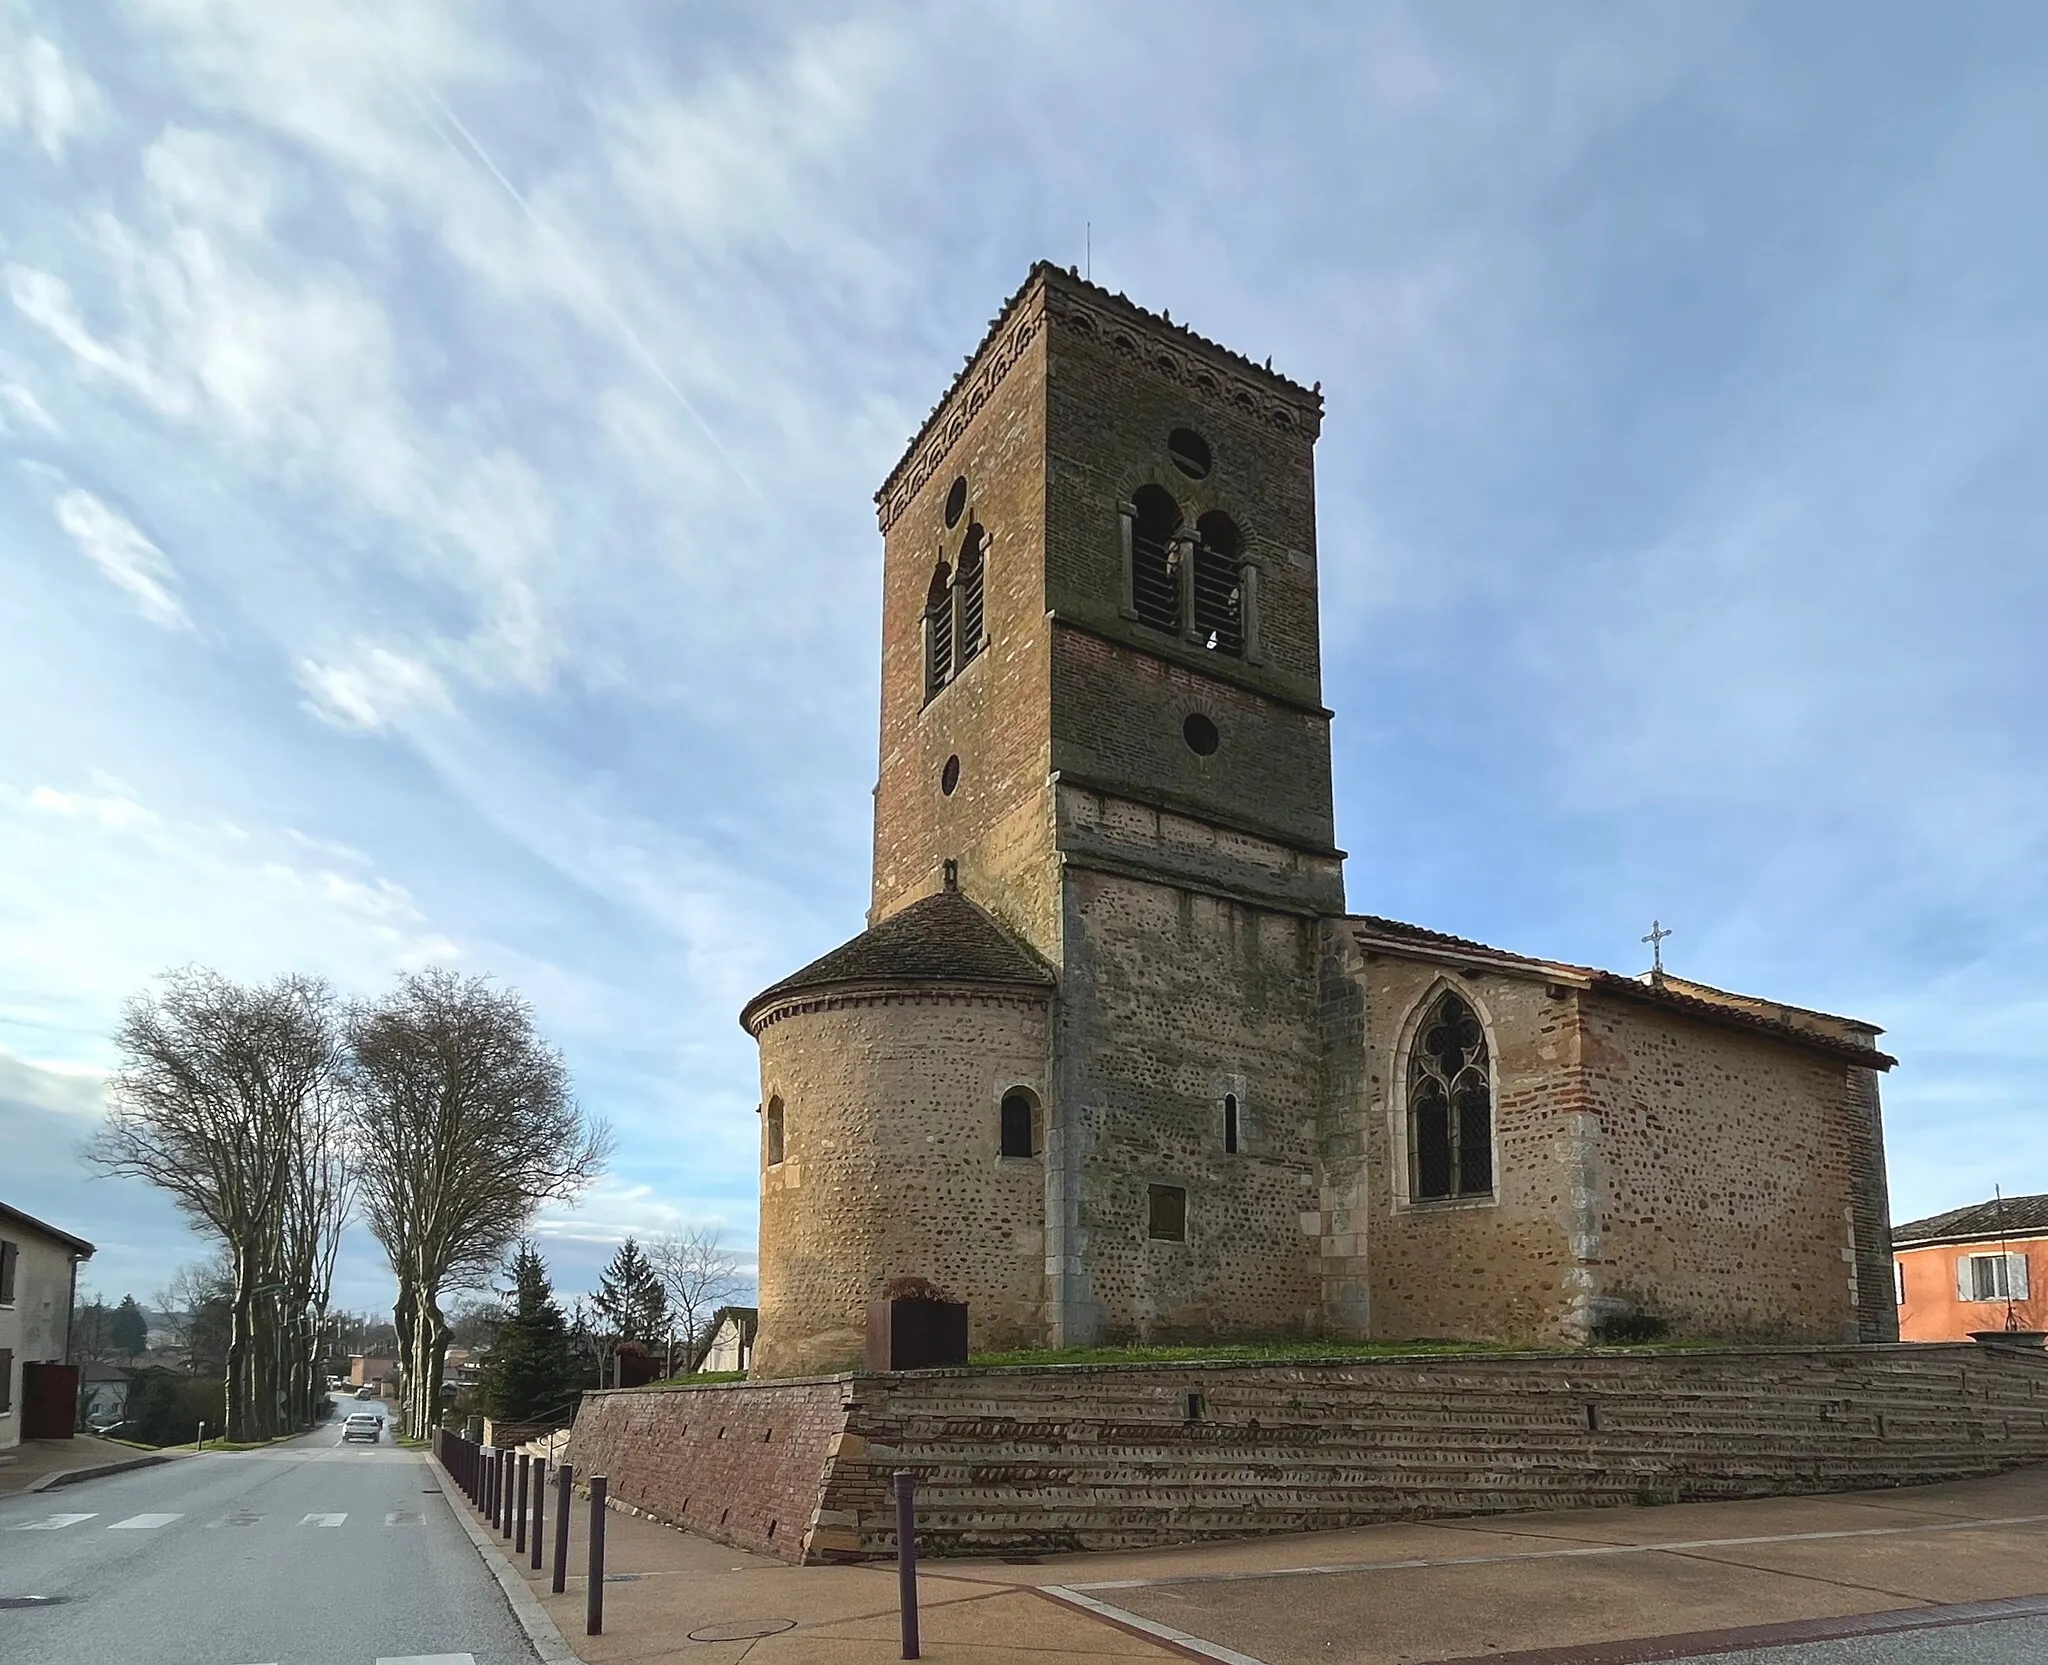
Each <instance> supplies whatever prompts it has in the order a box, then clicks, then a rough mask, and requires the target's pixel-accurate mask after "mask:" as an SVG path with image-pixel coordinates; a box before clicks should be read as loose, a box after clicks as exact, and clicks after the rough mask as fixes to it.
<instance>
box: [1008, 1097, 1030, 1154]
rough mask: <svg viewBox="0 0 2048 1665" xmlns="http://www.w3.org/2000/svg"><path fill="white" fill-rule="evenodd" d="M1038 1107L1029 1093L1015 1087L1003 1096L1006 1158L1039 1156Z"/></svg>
mask: <svg viewBox="0 0 2048 1665" xmlns="http://www.w3.org/2000/svg"><path fill="white" fill-rule="evenodd" d="M1037 1120H1038V1106H1037V1104H1035V1103H1034V1102H1033V1101H1032V1097H1031V1095H1030V1094H1029V1093H1027V1092H1025V1091H1024V1089H1023V1088H1021V1087H1013V1088H1012V1089H1011V1090H1010V1091H1009V1092H1007V1093H1005V1094H1003V1109H1002V1124H1003V1125H1002V1138H1003V1154H1004V1155H1005V1156H1036V1155H1037V1154H1038V1130H1037V1126H1036V1123H1037Z"/></svg>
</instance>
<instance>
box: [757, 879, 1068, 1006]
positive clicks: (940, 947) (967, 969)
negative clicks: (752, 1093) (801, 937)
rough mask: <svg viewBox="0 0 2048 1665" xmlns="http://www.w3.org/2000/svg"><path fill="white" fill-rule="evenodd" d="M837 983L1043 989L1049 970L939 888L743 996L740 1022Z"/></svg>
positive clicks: (974, 908)
mask: <svg viewBox="0 0 2048 1665" xmlns="http://www.w3.org/2000/svg"><path fill="white" fill-rule="evenodd" d="M839 983H1007V984H1012V985H1020V984H1021V985H1025V986H1030V987H1038V988H1048V989H1049V988H1051V987H1052V984H1053V975H1052V972H1051V971H1050V970H1048V969H1047V967H1046V965H1045V962H1044V961H1043V960H1041V959H1040V958H1039V957H1038V956H1037V955H1036V954H1034V953H1033V952H1032V951H1031V950H1030V949H1029V948H1027V947H1025V946H1024V944H1023V943H1021V942H1019V941H1018V940H1017V939H1016V938H1015V937H1013V936H1011V935H1010V933H1009V932H1008V931H1006V930H1005V929H1004V928H1003V927H1002V926H1001V925H999V924H998V923H997V922H996V920H995V918H994V917H993V916H992V915H991V914H989V913H988V912H987V910H985V909H984V908H982V907H980V906H978V905H977V904H976V903H974V902H971V901H969V900H968V899H967V897H966V896H964V895H963V894H962V893H961V892H959V891H957V890H942V891H939V892H938V893H937V894H935V895H932V896H927V897H924V898H922V899H921V900H919V901H916V902H913V903H911V904H910V906H909V907H907V908H904V909H903V910H902V911H901V912H898V913H892V914H891V915H890V916H889V917H888V918H887V919H884V920H882V921H881V922H880V923H879V924H876V925H871V926H869V927H868V929H867V930H865V931H863V932H861V934H860V935H859V936H857V937H855V938H854V939H853V940H852V941H851V942H845V943H841V944H840V945H839V946H838V947H837V948H835V949H833V950H832V952H831V953H829V954H826V955H823V956H821V957H820V958H818V959H815V960H813V961H811V963H810V964H809V965H807V966H805V967H803V969H802V970H800V971H793V972H791V973H790V974H789V975H788V976H787V977H785V978H783V979H782V980H781V981H780V982H779V983H773V984H770V985H769V986H768V987H767V988H765V989H763V990H762V991H761V992H760V993H759V994H757V995H755V996H754V998H753V999H752V1000H750V1001H748V1002H747V1004H746V1008H745V1010H743V1011H742V1012H741V1013H740V1022H741V1023H742V1024H745V1023H747V1022H748V1020H749V1019H750V1018H751V1017H752V1016H753V1014H754V1013H755V1012H757V1011H759V1010H760V1009H761V1007H762V1006H763V1005H765V1004H766V1003H767V1002H769V1001H771V1000H775V999H779V998H780V997H782V996H783V995H786V994H792V993H795V992H796V991H797V990H799V989H813V988H825V987H828V986H830V985H833V984H839Z"/></svg>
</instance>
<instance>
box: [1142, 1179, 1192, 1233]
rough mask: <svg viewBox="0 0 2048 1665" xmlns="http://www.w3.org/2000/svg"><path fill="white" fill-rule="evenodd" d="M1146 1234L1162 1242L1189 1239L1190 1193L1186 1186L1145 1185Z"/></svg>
mask: <svg viewBox="0 0 2048 1665" xmlns="http://www.w3.org/2000/svg"><path fill="white" fill-rule="evenodd" d="M1145 1235H1146V1236H1147V1237H1149V1238H1152V1239H1153V1240H1154V1241H1155V1242H1160V1243H1185V1242H1186V1241H1187V1240H1188V1194H1187V1191H1186V1189H1185V1188H1184V1187H1182V1186H1178V1185H1148V1186H1146V1187H1145Z"/></svg>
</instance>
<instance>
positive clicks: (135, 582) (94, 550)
mask: <svg viewBox="0 0 2048 1665" xmlns="http://www.w3.org/2000/svg"><path fill="white" fill-rule="evenodd" d="M55 507H56V514H57V524H58V525H59V526H61V527H63V528H64V530H65V531H66V532H68V533H70V534H71V541H72V542H73V543H75V544H77V545H78V550H79V553H80V554H81V555H83V556H84V557H85V558H86V559H87V560H89V561H90V562H92V564H93V565H94V566H96V567H98V568H99V569H100V571H101V572H102V573H104V574H105V575H106V576H107V577H108V578H109V579H110V580H112V582H113V583H114V584H115V585H117V586H118V587H119V588H121V589H123V590H125V591H127V592H128V594H129V596H131V597H132V598H133V599H134V602H135V605H136V607H137V608H138V609H139V610H140V612H141V614H142V616H143V617H144V618H146V619H148V620H149V622H150V623H151V624H157V625H162V626H163V627H164V628H165V629H166V630H190V629H191V628H192V618H191V615H190V614H188V613H187V612H186V611H185V604H184V602H183V601H181V600H179V598H178V594H177V588H178V574H177V569H176V568H174V567H173V566H172V565H171V562H170V558H169V557H168V556H166V555H165V554H164V552H163V551H162V550H161V549H159V548H157V546H156V545H155V544H153V543H151V542H150V541H149V539H148V538H146V537H144V536H143V534H142V533H141V531H140V530H139V529H138V528H137V527H136V526H135V525H134V523H133V522H132V521H129V520H127V519H126V518H124V517H123V516H121V515H119V514H117V513H116V512H115V511H114V510H112V509H110V508H108V507H107V505H106V504H105V503H103V502H101V501H100V500H99V499H98V498H97V497H95V496H93V494H92V493H91V492H89V491H81V490H79V489H77V488H75V487H74V488H73V489H72V490H70V491H67V492H65V493H63V494H62V495H61V496H60V497H58V499H57V502H56V506H55Z"/></svg>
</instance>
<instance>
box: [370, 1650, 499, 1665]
mask: <svg viewBox="0 0 2048 1665" xmlns="http://www.w3.org/2000/svg"><path fill="white" fill-rule="evenodd" d="M377 1665H476V1655H475V1654H473V1653H408V1654H404V1655H401V1656H398V1657H393V1658H385V1659H380V1660H378V1661H377Z"/></svg>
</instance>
